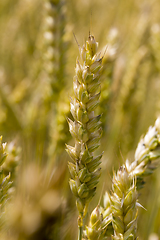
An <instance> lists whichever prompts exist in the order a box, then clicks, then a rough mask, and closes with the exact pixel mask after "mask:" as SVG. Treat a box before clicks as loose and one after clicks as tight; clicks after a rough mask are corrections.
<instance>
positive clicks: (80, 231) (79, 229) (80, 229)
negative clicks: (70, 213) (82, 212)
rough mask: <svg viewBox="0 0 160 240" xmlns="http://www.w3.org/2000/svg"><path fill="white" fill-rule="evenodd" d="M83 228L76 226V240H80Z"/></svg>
mask: <svg viewBox="0 0 160 240" xmlns="http://www.w3.org/2000/svg"><path fill="white" fill-rule="evenodd" d="M82 232H83V227H82V226H78V240H82Z"/></svg>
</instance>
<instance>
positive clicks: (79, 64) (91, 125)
mask: <svg viewBox="0 0 160 240" xmlns="http://www.w3.org/2000/svg"><path fill="white" fill-rule="evenodd" d="M97 46H98V44H97V42H96V41H95V38H94V36H91V35H89V37H88V40H87V41H86V45H85V46H83V47H82V48H80V47H79V49H80V59H77V61H76V69H75V72H76V75H75V77H74V80H73V88H74V98H73V99H71V103H70V108H71V113H72V116H73V118H74V121H72V120H71V119H68V123H69V129H70V133H71V135H72V137H73V138H74V139H75V146H74V147H71V146H68V145H66V146H67V152H68V153H69V155H70V156H71V158H72V160H73V163H71V162H69V163H68V166H69V171H70V173H71V179H70V181H69V184H70V187H71V190H72V192H73V194H74V195H75V196H76V205H77V208H78V211H79V218H78V225H79V229H80V231H79V232H80V236H79V239H81V238H82V226H83V218H84V216H85V214H86V212H87V207H88V204H89V202H90V201H91V199H92V198H93V196H94V195H95V192H96V187H97V184H98V182H99V177H100V168H99V165H100V159H101V157H102V154H101V155H99V156H96V155H94V151H95V150H96V149H97V148H98V147H99V140H100V137H101V134H102V129H101V127H100V125H101V122H100V118H101V115H98V116H96V115H95V109H96V107H97V105H98V103H99V97H100V80H99V79H100V70H101V63H102V58H101V57H100V54H97Z"/></svg>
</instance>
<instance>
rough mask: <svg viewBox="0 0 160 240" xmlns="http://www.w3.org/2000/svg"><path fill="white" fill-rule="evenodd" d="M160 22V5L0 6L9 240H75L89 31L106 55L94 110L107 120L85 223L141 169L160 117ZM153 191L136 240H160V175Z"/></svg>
mask: <svg viewBox="0 0 160 240" xmlns="http://www.w3.org/2000/svg"><path fill="white" fill-rule="evenodd" d="M159 13H160V2H159V0H146V1H145V0H144V1H142V0H139V1H138V0H130V1H125V0H120V1H118V0H112V1H111V0H99V1H95V0H92V1H91V0H88V1H85V0H77V1H74V0H68V1H67V0H41V1H38V0H35V1H32V0H23V1H22V0H14V1H10V0H1V1H0V135H2V136H3V142H7V147H6V152H7V154H8V156H6V161H5V163H3V164H2V165H1V170H3V175H4V176H5V177H6V176H9V175H10V181H11V182H13V183H12V186H11V187H10V189H9V193H8V192H7V191H8V189H7V190H4V189H5V188H4V189H3V187H2V191H1V192H2V196H0V198H1V200H0V204H1V207H0V209H1V208H2V210H0V211H1V217H0V237H1V239H4V240H5V239H11V240H24V239H30V240H33V239H34V240H37V239H38V240H39V239H40V240H49V239H57V240H58V239H66V240H67V239H75V238H76V237H77V217H78V213H77V209H76V206H75V198H74V196H73V195H72V194H71V190H70V188H69V184H68V180H69V178H70V175H69V172H68V166H67V162H68V161H69V156H68V155H67V153H66V151H65V148H66V147H65V144H68V143H69V144H71V145H73V140H72V138H71V135H70V132H69V128H68V123H67V120H66V119H67V118H68V117H69V118H70V117H71V113H70V103H69V102H70V97H72V96H73V87H72V84H73V76H74V74H75V63H76V59H77V55H78V54H79V46H78V45H80V46H82V45H83V44H84V43H85V41H86V39H87V38H88V35H89V32H91V34H93V35H94V36H95V38H96V40H97V41H98V42H99V46H98V49H99V50H100V51H101V55H102V56H103V62H102V65H103V68H102V70H101V73H102V77H101V97H100V104H99V106H98V109H97V110H96V111H97V114H101V113H103V115H102V119H101V121H102V127H103V134H102V139H101V145H100V149H98V150H97V153H101V152H102V151H104V155H103V158H102V164H101V168H102V173H101V177H100V182H99V184H98V187H97V192H96V195H95V196H94V198H93V200H92V202H91V204H90V205H89V211H88V213H87V215H86V219H85V221H86V223H87V222H88V219H89V215H90V212H91V211H92V210H93V209H94V208H95V207H96V205H97V204H98V202H102V201H103V198H102V197H101V196H102V195H103V194H104V192H105V190H107V191H109V190H110V188H111V183H112V180H111V179H112V173H113V170H117V169H118V168H119V167H120V166H121V165H122V164H123V163H124V161H125V160H126V159H129V161H133V159H134V152H135V149H136V147H137V144H138V142H139V139H140V137H141V136H142V135H143V134H145V133H146V132H147V129H148V127H149V126H150V125H153V124H154V122H155V119H156V118H157V117H158V116H159V115H160V14H159ZM74 36H75V37H74ZM75 38H76V40H75ZM1 148H2V147H1ZM0 151H1V150H0ZM3 154H4V153H3ZM1 155H2V153H1ZM8 174H9V175H8ZM145 182H146V183H145V185H144V188H143V189H142V190H141V191H140V194H139V202H140V203H141V204H142V206H143V207H144V208H145V209H147V211H146V210H144V209H143V208H140V209H139V212H138V228H137V229H138V239H140V240H143V239H149V240H157V239H159V238H160V224H159V223H160V184H159V183H160V169H159V168H157V169H156V170H155V171H154V173H153V174H152V175H151V176H149V177H147V178H146V179H145ZM1 184H2V183H1ZM1 186H2V185H1ZM8 188H9V187H8ZM5 191H6V192H7V194H6V192H5ZM0 194H1V193H0ZM5 194H6V195H7V199H6V200H5V201H4V198H5V197H6V195H5ZM101 198H102V199H101ZM105 239H107V238H105ZM108 239H111V238H108Z"/></svg>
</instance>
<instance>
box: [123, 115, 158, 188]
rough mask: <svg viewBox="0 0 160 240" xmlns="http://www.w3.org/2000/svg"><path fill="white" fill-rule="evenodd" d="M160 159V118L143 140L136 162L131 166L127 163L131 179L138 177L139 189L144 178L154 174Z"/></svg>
mask: <svg viewBox="0 0 160 240" xmlns="http://www.w3.org/2000/svg"><path fill="white" fill-rule="evenodd" d="M159 158H160V117H159V118H157V120H156V122H155V125H154V126H153V127H150V128H149V130H148V132H147V133H146V135H145V136H144V137H143V138H141V140H140V142H139V143H138V146H137V149H136V151H135V160H134V162H133V163H132V164H131V165H130V164H129V162H128V160H127V161H126V167H127V171H128V172H129V174H130V176H131V177H135V176H136V177H137V187H138V188H142V187H143V184H144V181H143V178H144V176H147V175H149V174H151V173H153V171H154V169H155V168H156V167H157V165H158V164H159Z"/></svg>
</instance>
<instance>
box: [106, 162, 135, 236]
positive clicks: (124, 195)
mask: <svg viewBox="0 0 160 240" xmlns="http://www.w3.org/2000/svg"><path fill="white" fill-rule="evenodd" d="M110 200H111V209H112V224H113V228H114V236H113V239H115V240H127V239H132V240H134V239H136V228H137V227H136V226H137V191H136V186H135V183H134V179H133V178H131V177H130V175H129V173H128V172H127V170H126V167H125V166H122V167H120V169H119V170H118V172H117V175H116V174H115V173H114V176H113V182H112V195H111V197H110Z"/></svg>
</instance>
